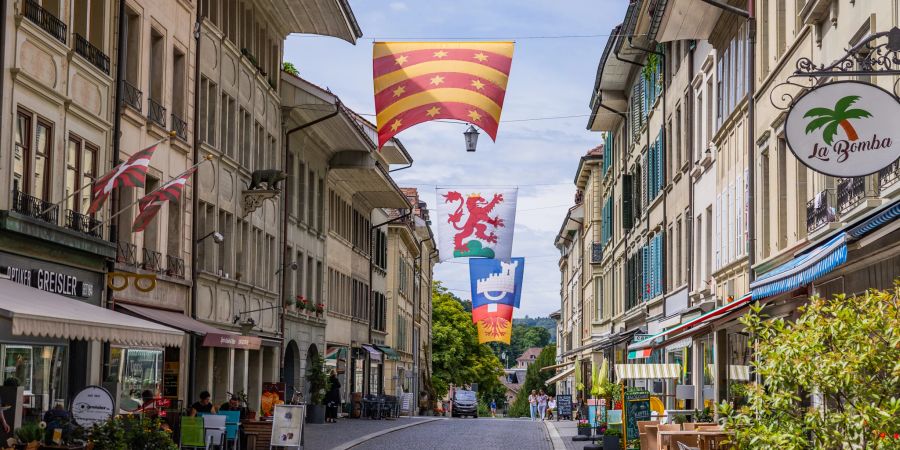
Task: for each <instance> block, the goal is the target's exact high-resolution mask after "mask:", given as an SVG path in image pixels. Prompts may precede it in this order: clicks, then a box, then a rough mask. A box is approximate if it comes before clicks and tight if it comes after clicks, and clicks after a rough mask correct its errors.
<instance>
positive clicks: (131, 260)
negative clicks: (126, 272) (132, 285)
mask: <svg viewBox="0 0 900 450" xmlns="http://www.w3.org/2000/svg"><path fill="white" fill-rule="evenodd" d="M116 262H119V263H122V264H126V265H129V266H137V245H134V244H132V243H130V242H119V243H118V244H117V245H116Z"/></svg>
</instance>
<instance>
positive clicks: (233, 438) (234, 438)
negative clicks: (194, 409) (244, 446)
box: [219, 411, 241, 449]
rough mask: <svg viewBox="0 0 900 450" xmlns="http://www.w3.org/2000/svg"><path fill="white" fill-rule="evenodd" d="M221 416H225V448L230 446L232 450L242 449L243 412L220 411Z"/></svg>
mask: <svg viewBox="0 0 900 450" xmlns="http://www.w3.org/2000/svg"><path fill="white" fill-rule="evenodd" d="M219 415H220V416H225V446H226V447H228V446H229V444H230V446H231V448H232V449H240V448H241V433H240V427H241V412H240V411H219Z"/></svg>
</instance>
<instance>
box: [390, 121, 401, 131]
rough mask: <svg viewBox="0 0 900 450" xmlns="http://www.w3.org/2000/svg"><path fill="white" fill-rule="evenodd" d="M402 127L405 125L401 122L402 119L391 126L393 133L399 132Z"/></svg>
mask: <svg viewBox="0 0 900 450" xmlns="http://www.w3.org/2000/svg"><path fill="white" fill-rule="evenodd" d="M402 125H403V121H402V120H400V119H397V120H395V121H394V123H392V124H391V131H397V130H398V129H400V127H401V126H402Z"/></svg>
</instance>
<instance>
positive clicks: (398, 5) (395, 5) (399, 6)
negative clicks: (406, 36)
mask: <svg viewBox="0 0 900 450" xmlns="http://www.w3.org/2000/svg"><path fill="white" fill-rule="evenodd" d="M389 6H390V7H391V9H392V10H394V11H398V12H399V11H406V10H407V9H409V7H408V6H406V3H403V2H391V4H390V5H389Z"/></svg>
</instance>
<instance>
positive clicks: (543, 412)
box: [537, 389, 547, 422]
mask: <svg viewBox="0 0 900 450" xmlns="http://www.w3.org/2000/svg"><path fill="white" fill-rule="evenodd" d="M537 401H538V414H539V415H540V417H541V421H542V422H543V421H544V419H546V418H547V394H545V393H544V390H543V389H541V392H540V394H538V398H537Z"/></svg>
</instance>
